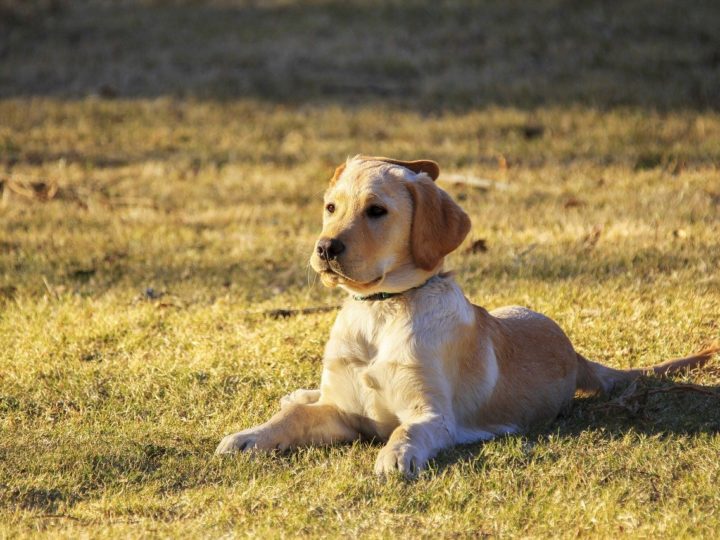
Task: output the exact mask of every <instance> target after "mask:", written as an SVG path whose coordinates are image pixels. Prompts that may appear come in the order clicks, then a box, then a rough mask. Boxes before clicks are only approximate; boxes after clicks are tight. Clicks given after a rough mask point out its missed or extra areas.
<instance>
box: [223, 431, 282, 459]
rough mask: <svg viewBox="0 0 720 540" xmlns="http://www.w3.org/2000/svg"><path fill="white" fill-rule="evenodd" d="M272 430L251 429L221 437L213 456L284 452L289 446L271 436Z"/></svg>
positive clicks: (280, 439)
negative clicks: (259, 451)
mask: <svg viewBox="0 0 720 540" xmlns="http://www.w3.org/2000/svg"><path fill="white" fill-rule="evenodd" d="M273 431H274V430H267V429H263V428H252V429H246V430H245V431H240V432H238V433H233V434H232V435H227V436H226V437H223V440H222V441H220V444H219V445H218V447H217V449H216V450H215V454H234V453H235V452H251V451H255V450H261V451H271V450H285V449H287V447H288V446H289V445H288V443H287V441H284V440H282V438H279V437H277V436H273Z"/></svg>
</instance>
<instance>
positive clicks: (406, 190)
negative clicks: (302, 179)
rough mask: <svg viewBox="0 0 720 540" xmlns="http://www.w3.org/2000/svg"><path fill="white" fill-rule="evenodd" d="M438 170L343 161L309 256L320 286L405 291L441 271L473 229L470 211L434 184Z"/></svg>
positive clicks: (428, 164)
mask: <svg viewBox="0 0 720 540" xmlns="http://www.w3.org/2000/svg"><path fill="white" fill-rule="evenodd" d="M439 174H440V168H439V167H438V165H437V163H435V162H434V161H428V160H418V161H400V160H394V159H389V158H383V157H365V156H355V157H354V158H351V159H348V160H347V162H346V163H344V164H342V165H340V166H339V167H338V168H337V169H336V170H335V175H334V176H333V177H332V179H331V180H330V185H329V187H328V189H327V191H326V192H325V210H324V214H323V230H322V233H321V234H320V238H319V239H318V241H317V243H316V244H315V250H314V252H313V255H312V257H311V259H310V264H311V265H312V267H313V269H314V270H315V271H316V272H318V273H319V274H320V277H321V279H322V282H323V284H325V285H326V286H328V287H333V286H336V285H339V286H341V287H343V288H344V289H347V290H349V291H352V292H358V293H362V294H372V293H375V292H380V291H383V292H400V291H404V290H407V289H410V288H412V287H416V286H418V285H420V284H422V283H423V282H425V281H426V280H427V279H428V278H429V277H430V276H432V275H433V274H435V273H437V272H438V271H439V269H440V268H441V266H442V261H443V259H444V257H445V256H446V255H447V254H448V253H450V252H451V251H453V250H454V249H455V248H457V247H458V246H459V245H460V243H461V242H462V241H463V239H464V238H465V236H466V235H467V233H468V231H469V230H470V219H469V218H468V216H467V214H465V212H463V210H462V209H461V208H460V207H459V206H458V205H457V204H456V203H455V202H454V201H453V200H452V199H451V198H450V196H449V195H448V194H447V193H445V192H444V191H443V190H442V189H440V188H439V187H437V186H436V185H435V183H434V180H435V179H437V177H438V175H439Z"/></svg>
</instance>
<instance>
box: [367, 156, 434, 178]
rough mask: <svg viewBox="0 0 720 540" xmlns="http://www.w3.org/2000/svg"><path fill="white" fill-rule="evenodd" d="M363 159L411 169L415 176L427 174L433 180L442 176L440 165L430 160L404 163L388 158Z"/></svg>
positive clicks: (368, 157)
mask: <svg viewBox="0 0 720 540" xmlns="http://www.w3.org/2000/svg"><path fill="white" fill-rule="evenodd" d="M362 159H366V160H369V161H384V162H385V163H392V164H393V165H400V166H402V167H405V168H407V169H410V170H411V171H412V172H414V173H415V174H420V173H425V174H427V175H428V176H429V177H430V178H432V179H433V180H437V177H438V176H440V165H438V164H437V163H435V162H434V161H432V160H429V159H416V160H415V161H403V160H401V159H392V158H386V157H370V156H362Z"/></svg>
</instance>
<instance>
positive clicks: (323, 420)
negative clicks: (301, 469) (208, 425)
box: [215, 403, 359, 454]
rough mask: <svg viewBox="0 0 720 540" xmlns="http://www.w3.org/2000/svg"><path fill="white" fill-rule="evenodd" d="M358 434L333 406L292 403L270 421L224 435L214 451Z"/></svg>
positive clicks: (329, 440)
mask: <svg viewBox="0 0 720 540" xmlns="http://www.w3.org/2000/svg"><path fill="white" fill-rule="evenodd" d="M358 437H359V433H358V432H357V431H356V430H354V429H352V428H351V427H350V426H349V425H348V424H347V423H346V422H345V419H344V418H343V416H342V414H340V412H339V411H338V410H337V409H336V408H335V407H334V406H332V405H320V404H317V403H314V404H310V405H302V404H291V405H288V406H287V407H284V408H283V409H282V410H280V412H279V413H277V414H276V415H275V416H273V417H272V418H271V419H270V420H268V421H267V422H265V423H264V424H261V425H259V426H255V427H253V428H250V429H246V430H245V431H241V432H239V433H234V434H232V435H228V436H227V437H225V438H224V439H223V440H222V441H221V442H220V444H219V445H218V447H217V450H215V453H216V454H228V453H233V452H238V451H246V450H285V449H287V448H291V447H297V446H305V445H310V444H316V445H323V444H332V443H337V442H343V441H350V440H353V439H356V438H358Z"/></svg>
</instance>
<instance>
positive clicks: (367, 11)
mask: <svg viewBox="0 0 720 540" xmlns="http://www.w3.org/2000/svg"><path fill="white" fill-rule="evenodd" d="M718 28H720V9H719V8H718V7H717V3H716V2H714V1H712V0H698V1H695V2H692V5H689V4H688V3H687V2H683V1H681V0H663V1H661V2H657V1H653V0H633V1H612V0H609V1H608V0H603V1H588V2H576V1H570V0H542V1H537V2H522V1H516V0H510V1H485V2H473V1H457V0H451V1H448V2H433V1H427V0H402V1H401V0H397V1H376V0H369V1H354V0H347V1H341V0H337V1H334V0H304V1H291V0H276V1H275V0H266V1H261V0H256V1H244V0H226V1H222V0H208V1H199V0H198V1H193V0H177V1H170V0H156V1H152V0H147V1H142V0H124V1H123V0H118V1H93V0H87V1H83V0H73V1H71V0H34V1H33V0H31V1H21V0H2V1H1V2H0V59H1V60H2V62H1V64H0V96H2V97H6V98H7V97H30V96H54V97H62V98H83V97H86V96H90V95H96V96H100V97H102V98H152V97H160V96H175V97H183V98H189V97H195V98H204V99H236V98H241V97H243V98H254V99H259V100H263V101H268V102H272V103H280V104H288V103H292V104H300V103H323V104H327V103H329V102H333V103H339V104H358V103H367V102H372V101H380V102H382V103H388V102H390V103H394V104H398V105H400V106H403V107H408V108H415V109H418V110H422V111H428V112H431V111H444V110H448V109H453V110H457V109H463V108H470V107H486V106H489V105H511V106H514V107H534V106H538V105H565V106H567V105H572V104H583V105H590V106H596V107H613V106H618V105H633V106H640V107H651V108H655V109H663V110H667V109H672V108H679V109H708V108H713V109H716V108H717V107H718V106H719V105H720V91H719V89H720V37H719V34H718V31H717V29H718Z"/></svg>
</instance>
